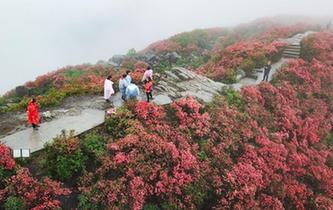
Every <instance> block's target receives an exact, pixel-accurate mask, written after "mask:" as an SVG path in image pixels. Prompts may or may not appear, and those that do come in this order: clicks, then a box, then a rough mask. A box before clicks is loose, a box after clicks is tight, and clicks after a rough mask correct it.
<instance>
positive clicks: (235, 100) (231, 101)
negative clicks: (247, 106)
mask: <svg viewBox="0 0 333 210" xmlns="http://www.w3.org/2000/svg"><path fill="white" fill-rule="evenodd" d="M223 96H224V97H225V99H226V101H227V103H228V105H229V106H234V107H236V108H238V109H239V110H243V109H244V102H243V101H242V98H241V96H240V94H239V92H238V91H236V90H234V89H233V88H228V89H226V90H224V91H223Z"/></svg>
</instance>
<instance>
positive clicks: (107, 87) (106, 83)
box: [104, 75, 114, 103]
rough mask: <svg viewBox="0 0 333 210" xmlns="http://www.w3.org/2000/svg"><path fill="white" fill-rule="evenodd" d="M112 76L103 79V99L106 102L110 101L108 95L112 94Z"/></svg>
mask: <svg viewBox="0 0 333 210" xmlns="http://www.w3.org/2000/svg"><path fill="white" fill-rule="evenodd" d="M111 79H112V76H111V75H110V76H108V77H107V78H106V80H105V81H104V99H105V100H106V102H108V103H109V102H110V97H111V95H112V94H114V90H113V87H112V85H113V82H112V80H111Z"/></svg>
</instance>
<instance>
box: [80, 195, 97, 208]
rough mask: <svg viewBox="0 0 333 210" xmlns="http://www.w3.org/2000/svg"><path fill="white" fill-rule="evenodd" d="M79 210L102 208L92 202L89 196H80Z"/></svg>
mask: <svg viewBox="0 0 333 210" xmlns="http://www.w3.org/2000/svg"><path fill="white" fill-rule="evenodd" d="M79 209H82V210H99V209H101V208H100V206H99V205H97V204H95V203H92V202H90V201H89V199H88V197H87V196H85V195H79Z"/></svg>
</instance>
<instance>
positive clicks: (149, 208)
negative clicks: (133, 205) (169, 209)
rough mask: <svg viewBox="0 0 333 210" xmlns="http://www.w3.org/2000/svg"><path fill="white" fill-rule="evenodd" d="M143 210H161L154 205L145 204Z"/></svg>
mask: <svg viewBox="0 0 333 210" xmlns="http://www.w3.org/2000/svg"><path fill="white" fill-rule="evenodd" d="M143 210H161V208H160V207H158V205H156V204H152V203H147V204H145V205H144V206H143Z"/></svg>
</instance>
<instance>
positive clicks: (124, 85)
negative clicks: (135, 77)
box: [119, 74, 128, 101]
mask: <svg viewBox="0 0 333 210" xmlns="http://www.w3.org/2000/svg"><path fill="white" fill-rule="evenodd" d="M126 76H127V75H126V74H123V76H122V77H121V78H120V80H119V91H120V92H121V98H122V99H123V100H124V101H126V88H127V86H128V82H127V80H126Z"/></svg>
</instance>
